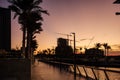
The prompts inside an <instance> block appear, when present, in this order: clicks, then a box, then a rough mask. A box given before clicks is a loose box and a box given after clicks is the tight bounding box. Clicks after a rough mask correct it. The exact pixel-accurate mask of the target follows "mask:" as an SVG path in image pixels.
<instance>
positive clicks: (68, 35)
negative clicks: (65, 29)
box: [57, 33, 72, 45]
mask: <svg viewBox="0 0 120 80" xmlns="http://www.w3.org/2000/svg"><path fill="white" fill-rule="evenodd" d="M57 34H60V35H65V36H67V40H68V45H69V36H72V35H70V34H64V33H57Z"/></svg>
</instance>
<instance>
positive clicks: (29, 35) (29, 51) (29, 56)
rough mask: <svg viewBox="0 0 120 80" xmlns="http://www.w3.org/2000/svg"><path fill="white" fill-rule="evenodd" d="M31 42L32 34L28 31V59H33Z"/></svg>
mask: <svg viewBox="0 0 120 80" xmlns="http://www.w3.org/2000/svg"><path fill="white" fill-rule="evenodd" d="M31 40H32V34H31V33H30V32H29V31H28V32H27V58H28V59H31V57H32V56H31V55H32V53H31Z"/></svg>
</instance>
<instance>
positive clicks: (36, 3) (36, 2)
mask: <svg viewBox="0 0 120 80" xmlns="http://www.w3.org/2000/svg"><path fill="white" fill-rule="evenodd" d="M40 3H42V0H36V1H34V2H33V5H34V6H36V5H39V4H40Z"/></svg>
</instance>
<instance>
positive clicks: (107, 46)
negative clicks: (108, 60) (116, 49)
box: [103, 43, 111, 56]
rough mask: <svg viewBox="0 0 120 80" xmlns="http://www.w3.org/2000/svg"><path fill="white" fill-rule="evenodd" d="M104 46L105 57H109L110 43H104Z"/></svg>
mask: <svg viewBox="0 0 120 80" xmlns="http://www.w3.org/2000/svg"><path fill="white" fill-rule="evenodd" d="M103 46H104V48H105V55H106V56H107V53H108V50H109V49H111V47H110V46H109V45H108V43H104V44H103Z"/></svg>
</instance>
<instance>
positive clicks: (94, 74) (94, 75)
mask: <svg viewBox="0 0 120 80" xmlns="http://www.w3.org/2000/svg"><path fill="white" fill-rule="evenodd" d="M91 70H92V72H93V74H94V77H95V80H98V79H97V76H96V74H95V72H94V70H93V68H91Z"/></svg>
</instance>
